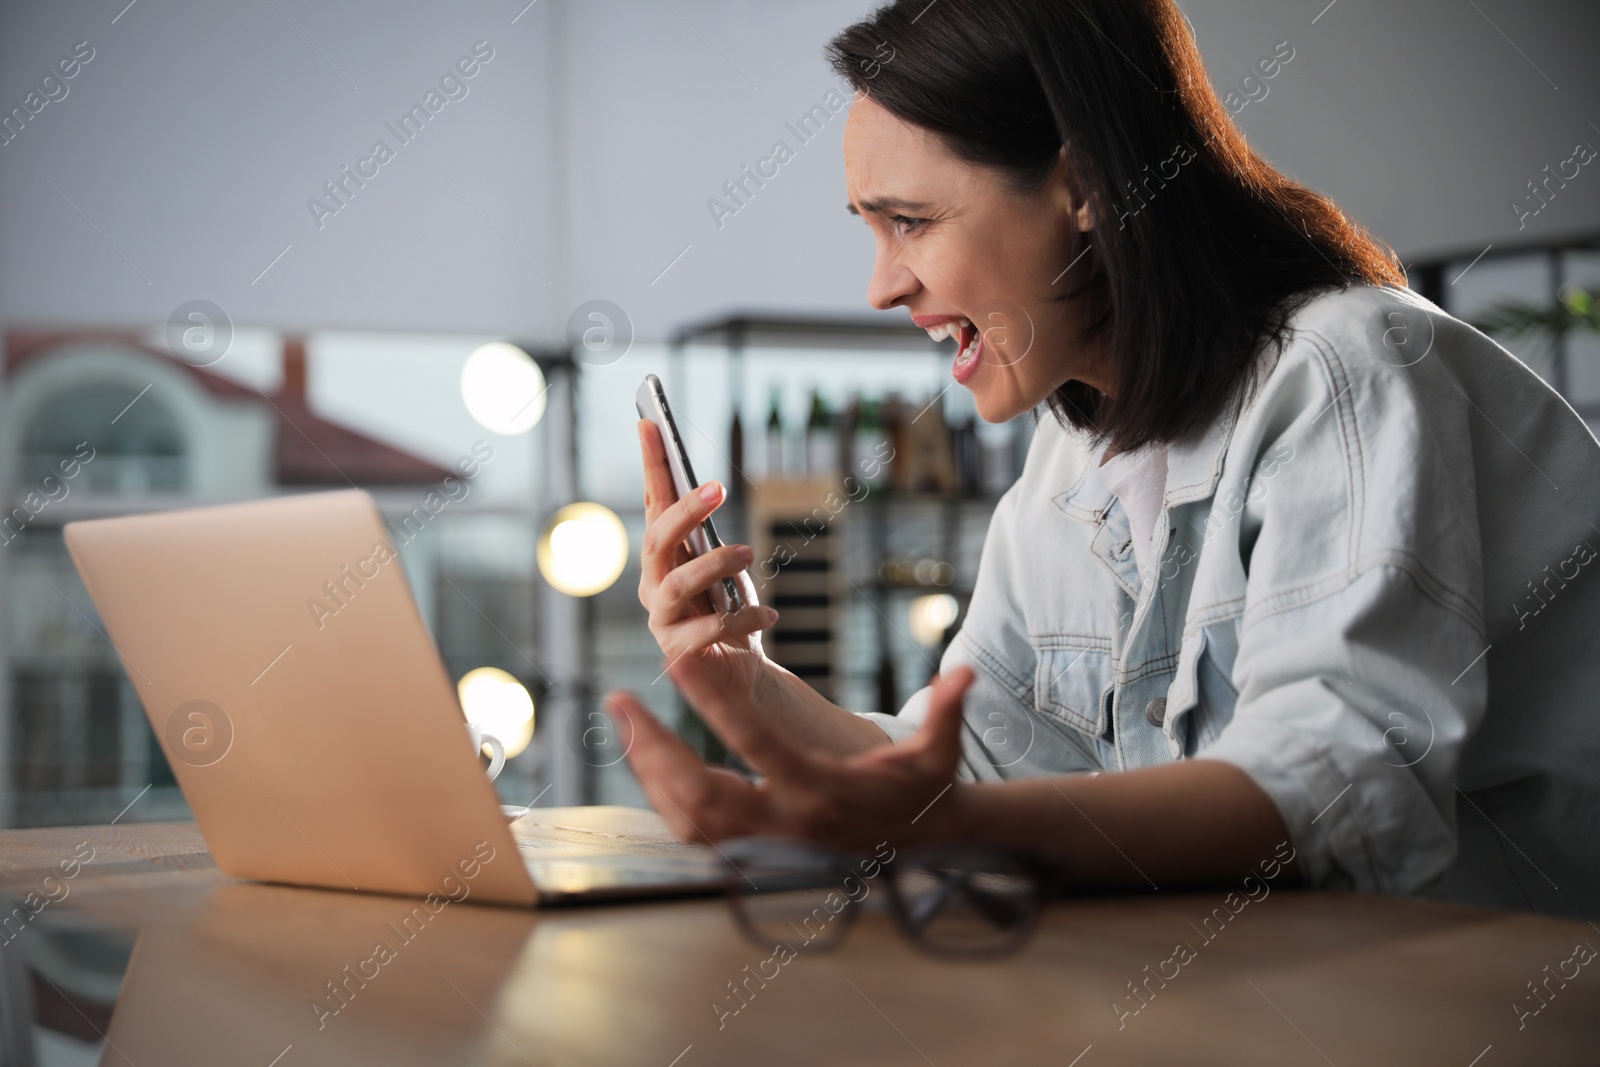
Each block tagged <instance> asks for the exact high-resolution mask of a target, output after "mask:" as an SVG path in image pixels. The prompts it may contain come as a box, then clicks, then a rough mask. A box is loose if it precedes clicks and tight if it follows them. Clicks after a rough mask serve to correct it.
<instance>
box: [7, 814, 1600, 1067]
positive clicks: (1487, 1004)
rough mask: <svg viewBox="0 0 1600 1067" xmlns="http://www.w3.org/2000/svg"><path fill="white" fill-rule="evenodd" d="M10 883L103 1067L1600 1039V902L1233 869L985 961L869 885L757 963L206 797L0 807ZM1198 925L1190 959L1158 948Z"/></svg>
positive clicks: (31, 963) (847, 1057) (665, 920)
mask: <svg viewBox="0 0 1600 1067" xmlns="http://www.w3.org/2000/svg"><path fill="white" fill-rule="evenodd" d="M90 848H92V849H93V850H94V858H93V860H92V861H90V862H88V863H86V864H83V865H82V866H81V867H80V868H79V869H77V871H76V873H75V875H74V877H72V878H70V879H63V877H62V874H61V870H62V868H61V867H60V864H61V863H62V861H64V860H70V859H71V858H72V857H73V856H74V855H75V849H76V850H77V852H76V854H77V855H79V856H81V855H83V854H84V853H85V851H86V850H87V849H90ZM47 875H52V877H53V879H54V880H53V881H52V882H51V883H46V882H45V878H46V876H47ZM62 887H65V894H64V895H63V888H62ZM0 888H3V889H4V890H5V891H6V892H8V893H10V894H12V895H13V896H18V897H21V896H24V895H25V894H26V893H28V892H34V893H36V894H41V895H40V896H37V897H36V898H35V900H36V901H38V900H42V899H44V897H43V895H42V894H44V893H45V891H46V888H48V889H49V892H50V893H53V894H54V895H55V896H57V897H60V900H59V902H52V903H48V904H45V905H44V906H43V907H42V908H41V909H40V910H39V911H38V913H37V914H32V913H31V912H28V913H26V914H27V915H28V918H26V919H25V920H24V921H22V922H21V923H20V925H19V921H18V920H17V919H16V917H15V913H13V918H12V920H11V924H10V927H9V928H8V929H7V931H6V933H5V937H6V938H7V939H8V940H7V943H6V944H4V945H3V946H0V964H4V965H5V966H6V967H7V968H8V970H7V971H4V972H0V973H9V974H10V975H11V987H10V993H11V994H12V995H13V996H14V994H15V992H16V989H17V985H18V982H17V975H18V974H19V973H22V968H21V964H23V963H26V964H27V965H28V967H29V968H31V970H32V971H33V972H34V973H32V974H28V975H26V978H25V981H24V982H23V985H24V986H31V988H32V990H33V991H34V993H35V999H36V1001H37V1005H38V1010H39V1011H40V1013H41V1015H43V1016H44V1017H46V1018H49V1019H51V1020H53V1021H54V1022H53V1025H56V1026H58V1027H59V1028H62V1029H70V1028H73V1027H76V1028H78V1029H79V1030H80V1031H82V1032H83V1033H85V1034H87V1035H88V1036H90V1037H93V1036H94V1033H95V1032H96V1031H105V1032H107V1033H109V1039H110V1045H108V1047H107V1048H106V1049H105V1051H104V1053H103V1056H102V1059H101V1061H100V1062H101V1063H102V1064H103V1065H107V1067H110V1065H119V1067H120V1065H124V1064H134V1065H136V1067H175V1065H176V1067H182V1065H187V1064H230V1065H232V1064H244V1065H255V1067H269V1065H271V1067H302V1065H306V1064H324V1063H325V1064H339V1065H348V1064H368V1063H372V1064H418V1065H423V1064H426V1065H429V1067H438V1065H441V1064H455V1063H493V1064H511V1065H524V1064H534V1065H538V1067H546V1065H558V1064H642V1065H646V1067H700V1065H704V1064H739V1065H768V1064H855V1063H861V1064H868V1063H871V1064H924V1063H926V1064H932V1065H935V1067H956V1065H961V1064H973V1065H990V1064H1034V1063H1038V1064H1051V1065H1054V1067H1101V1065H1106V1064H1143V1063H1149V1064H1162V1065H1164V1067H1172V1065H1189V1064H1217V1065H1227V1067H1239V1065H1247V1064H1271V1065H1274V1067H1278V1065H1284V1064H1290V1065H1293V1064H1308V1065H1319V1064H1324V1063H1327V1064H1335V1065H1338V1067H1346V1065H1357V1064H1388V1063H1394V1064H1407V1065H1417V1064H1447V1065H1454V1067H1500V1065H1505V1064H1541V1065H1543V1064H1595V1063H1600V961H1595V962H1593V963H1584V964H1578V963H1573V962H1564V961H1571V960H1573V959H1574V958H1575V957H1574V949H1575V946H1579V945H1589V946H1597V947H1600V927H1595V926H1593V925H1592V924H1587V923H1582V922H1571V921H1565V920H1556V919H1549V918H1543V917H1537V916H1532V915H1515V914H1502V913H1497V912H1490V911H1483V910H1478V909H1474V908H1466V907H1457V906H1452V905H1443V904H1437V903H1430V902H1425V901H1419V900H1411V899H1402V898H1391V897H1380V896H1365V895H1360V894H1350V893H1328V892H1310V891H1293V890H1287V889H1274V890H1272V892H1271V893H1270V895H1268V896H1267V897H1265V898H1264V899H1261V900H1259V901H1258V902H1254V903H1250V904H1248V905H1247V906H1245V907H1244V908H1243V909H1242V910H1240V911H1239V912H1238V913H1237V914H1236V915H1232V916H1231V918H1230V919H1229V921H1228V922H1227V923H1226V924H1225V925H1224V924H1221V923H1219V922H1217V921H1215V920H1214V921H1213V923H1212V924H1211V926H1210V927H1206V926H1205V924H1204V920H1205V918H1206V917H1207V916H1210V915H1212V914H1213V909H1216V908H1219V907H1222V906H1223V897H1224V895H1225V893H1224V891H1221V890H1219V891H1215V892H1209V893H1199V894H1193V895H1182V896H1179V895H1166V894H1163V895H1149V896H1122V897H1085V898H1077V899H1073V900H1070V901H1066V902H1062V903H1059V904H1056V905H1054V906H1052V907H1051V908H1050V909H1049V911H1048V913H1047V915H1046V917H1045V919H1044V921H1043V923H1042V924H1041V927H1040V929H1039V932H1038V934H1037V936H1036V937H1035V939H1034V940H1033V941H1032V942H1031V944H1030V945H1029V946H1028V947H1027V948H1026V949H1024V950H1023V951H1022V952H1021V953H1020V954H1019V955H1017V956H1015V957H1012V958H1010V959H1006V960H1002V961H996V962H984V963H957V962H949V961H945V960H939V959H933V958H930V957H927V956H924V955H921V954H919V953H918V952H917V951H916V950H915V949H914V948H912V947H911V946H910V945H909V944H907V943H906V942H905V941H904V940H903V939H902V938H901V936H900V935H899V933H898V931H897V930H896V929H895V928H894V927H893V926H892V924H891V923H890V922H889V921H888V918H887V917H886V916H884V915H881V914H876V913H871V912H869V913H868V914H867V915H865V916H864V917H863V919H862V921H861V922H860V924H859V925H858V926H857V927H856V929H855V930H854V932H853V933H852V934H851V935H850V937H849V939H848V940H847V941H846V942H845V943H844V944H843V945H842V946H841V947H839V948H838V949H837V950H835V951H834V952H832V953H830V954H826V955H811V956H806V955H802V956H801V957H800V958H798V959H795V960H794V961H792V962H790V963H787V964H783V965H781V966H777V965H772V964H768V965H766V966H765V967H764V968H763V967H762V961H763V960H765V959H767V958H768V957H770V956H771V953H770V951H764V950H762V949H760V948H758V947H757V946H755V945H753V944H751V943H749V942H747V941H746V940H745V939H744V938H743V937H742V936H741V935H740V934H739V933H738V932H737V931H736V930H735V928H734V926H733V924H732V923H731V921H730V919H729V916H728V912H727V909H726V905H725V904H724V903H722V902H720V901H716V900H694V901H679V902H672V903H649V904H630V905H605V906H595V907H587V908H566V909H548V910H545V911H543V912H534V911H518V910H511V909H505V908H497V907H486V906H483V907H480V906H476V905H471V904H459V905H451V906H448V907H446V908H444V909H443V910H442V911H441V912H440V913H439V914H438V915H436V916H433V917H432V918H431V920H430V921H427V922H426V924H425V925H424V924H421V923H417V922H415V921H414V922H413V925H414V926H415V927H416V928H417V929H416V932H412V933H411V936H410V938H409V939H406V938H404V937H403V936H402V935H401V934H400V933H399V928H400V926H401V925H402V924H403V921H404V919H405V917H406V916H408V915H410V914H412V912H413V908H415V907H416V905H417V902H415V901H411V900H405V899H401V898H396V897H380V896H365V895H358V894H354V893H336V892H323V891H316V890H305V889H295V888H287V887H279V886H267V885H256V884H247V883H240V882H234V881H231V880H229V879H227V878H225V877H224V876H222V875H221V874H220V873H218V872H217V870H216V869H215V868H214V867H213V866H212V864H211V860H210V857H209V855H208V854H207V852H206V850H205V843H204V841H203V840H202V839H201V837H200V835H199V833H198V832H197V831H196V829H195V828H194V827H193V826H192V825H190V824H163V825H142V826H139V825H135V826H116V827H94V828H86V829H51V830H18V831H8V832H4V833H0ZM1224 910H1225V911H1226V909H1224ZM1219 926H1220V927H1221V929H1220V932H1219V933H1212V932H1211V931H1213V930H1215V929H1216V928H1218V927H1219ZM407 931H408V932H410V928H407ZM1208 934H1209V940H1208V938H1207V935H1208ZM379 941H384V942H386V943H392V944H394V945H396V946H397V947H396V948H394V949H393V950H392V951H391V952H390V953H389V956H390V958H388V959H387V960H383V959H378V958H377V956H376V954H375V951H374V950H375V947H376V945H377V943H378V942H379ZM1179 943H1186V944H1187V945H1188V946H1189V947H1190V949H1191V951H1192V958H1190V959H1188V961H1187V962H1185V963H1181V964H1180V963H1177V962H1166V961H1170V960H1173V958H1174V948H1175V946H1176V945H1178V944H1179ZM86 944H87V945H88V946H89V947H88V948H85V947H84V946H85V945H86ZM119 944H120V945H121V946H123V947H122V951H124V952H125V951H127V948H128V946H133V949H132V959H131V963H130V965H129V966H128V969H127V976H126V978H125V979H124V980H123V983H122V988H121V992H120V995H119V996H115V997H114V998H113V997H112V995H111V994H109V993H102V995H101V996H100V998H99V999H98V1000H97V999H96V997H95V996H94V995H92V987H93V985H94V983H93V982H90V981H87V980H85V981H83V982H80V983H79V984H80V985H81V986H83V987H84V988H89V989H90V990H91V992H90V993H88V994H84V993H77V994H69V993H68V991H67V990H65V989H58V988H57V987H59V986H60V984H61V983H60V981H59V980H60V979H66V980H67V981H68V982H69V984H70V983H71V976H72V975H73V974H74V973H78V974H79V975H80V977H81V974H82V973H83V968H81V967H80V968H78V971H77V972H74V971H73V969H72V968H71V967H66V966H64V965H63V964H62V962H61V960H62V959H63V958H64V957H63V954H62V952H61V951H59V949H60V948H61V946H63V945H65V946H68V947H69V948H72V947H73V946H76V948H75V949H74V951H77V952H78V953H79V954H80V956H83V957H84V958H89V957H91V956H93V954H94V952H97V951H98V952H99V953H100V954H101V957H104V956H105V954H106V953H108V952H109V953H110V954H111V955H113V956H114V955H115V952H116V950H117V946H118V945H119ZM96 945H98V946H99V948H98V949H97V948H95V946H96ZM1591 951H1592V950H1591ZM1580 955H1582V953H1580ZM67 957H68V958H70V953H68V954H67ZM97 958H98V957H97ZM746 966H749V967H750V969H751V970H750V971H746V970H745V968H746ZM774 966H777V974H776V976H775V977H772V978H771V979H770V980H769V981H765V982H764V984H763V983H762V982H761V980H760V979H759V978H758V979H756V980H753V981H750V982H748V983H747V984H746V985H745V986H744V987H743V988H745V989H748V990H751V991H752V992H749V993H746V998H747V999H745V1000H735V999H734V998H733V996H732V994H731V993H730V988H731V986H730V983H740V982H743V981H744V980H745V979H746V978H747V975H749V974H750V973H752V972H755V971H758V970H763V969H764V970H765V972H766V973H767V974H769V975H771V974H772V973H773V968H774ZM1147 966H1148V967H1149V968H1150V969H1149V970H1146V967H1147ZM1547 967H1548V968H1549V970H1546V968H1547ZM1575 967H1576V968H1577V975H1576V977H1572V978H1569V979H1566V980H1565V981H1564V984H1563V979H1561V978H1560V977H1559V976H1558V975H1557V972H1558V971H1560V970H1562V969H1565V970H1566V972H1567V973H1568V974H1569V975H1570V974H1571V973H1572V970H1573V969H1574V968H1575ZM347 968H349V969H348V970H347ZM1174 971H1176V976H1175V977H1171V978H1170V980H1164V979H1162V978H1160V977H1159V974H1161V973H1165V974H1167V975H1172V974H1173V973H1174ZM52 974H54V975H55V978H54V979H52V978H51V977H50V975H52ZM363 974H366V975H369V976H371V977H369V978H363V977H362V975H363ZM1152 975H1156V977H1151V976H1152ZM1553 976H1554V977H1553ZM339 983H343V993H342V999H338V998H335V997H334V996H333V995H332V993H331V989H332V985H337V984H339ZM1530 983H1532V984H1533V985H1538V986H1540V988H1541V989H1542V990H1547V992H1544V994H1543V999H1542V1000H1539V1001H1535V1000H1534V997H1533V993H1532V992H1531V990H1532V986H1531V985H1530ZM331 984H332V985H331ZM1135 985H1137V986H1138V987H1139V988H1140V989H1141V990H1142V991H1144V992H1143V996H1142V997H1139V998H1136V997H1135V995H1134V993H1133V992H1132V989H1133V987H1134V986H1135ZM112 988H113V990H114V983H113V987H112ZM0 992H4V990H0ZM112 999H114V1001H115V1006H114V1010H110V1011H108V1009H109V1008H110V1007H111V1004H110V1001H111V1000H112ZM713 1004H721V1005H723V1008H722V1010H721V1012H719V1011H718V1010H717V1009H716V1008H714V1007H713ZM1538 1004H1544V1005H1545V1006H1544V1007H1542V1008H1541V1010H1539V1012H1538V1013H1537V1014H1532V1013H1531V1012H1532V1008H1533V1007H1534V1006H1537V1005H1538ZM318 1005H320V1007H319V1006H318ZM737 1005H742V1007H740V1009H739V1010H738V1012H737V1013H736V1014H734V1013H732V1011H731V1008H732V1007H733V1006H737ZM1114 1005H1120V1008H1118V1007H1114ZM1518 1005H1520V1006H1521V1008H1522V1010H1523V1011H1526V1012H1529V1014H1527V1015H1523V1016H1521V1017H1520V1018H1519V1014H1518V1007H1517V1006H1518ZM1136 1006H1137V1007H1138V1010H1137V1011H1134V1010H1133V1009H1134V1008H1135V1007H1136ZM334 1008H337V1009H338V1010H337V1011H334V1010H333V1009H334ZM1519 1024H1520V1025H1519ZM96 1040H98V1039H96ZM113 1046H114V1047H113Z"/></svg>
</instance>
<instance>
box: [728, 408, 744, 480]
mask: <svg viewBox="0 0 1600 1067" xmlns="http://www.w3.org/2000/svg"><path fill="white" fill-rule="evenodd" d="M728 466H729V467H731V468H732V469H731V470H729V471H728V496H729V498H730V499H732V500H734V501H741V500H743V499H744V496H745V476H744V420H743V419H741V418H740V417H739V409H738V408H737V407H735V408H734V409H733V419H732V421H731V422H729V423H728Z"/></svg>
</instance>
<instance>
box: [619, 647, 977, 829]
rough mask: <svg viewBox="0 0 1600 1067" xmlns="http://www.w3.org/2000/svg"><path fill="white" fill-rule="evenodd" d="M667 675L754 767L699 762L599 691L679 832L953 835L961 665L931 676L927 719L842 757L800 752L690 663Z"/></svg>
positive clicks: (633, 706) (964, 678) (964, 680)
mask: <svg viewBox="0 0 1600 1067" xmlns="http://www.w3.org/2000/svg"><path fill="white" fill-rule="evenodd" d="M668 673H669V674H670V675H671V677H672V680H673V682H674V684H676V685H677V686H678V688H679V690H680V691H681V692H682V693H683V695H684V696H685V697H687V698H688V700H689V702H690V703H691V704H693V705H694V706H695V708H696V709H697V710H698V711H699V712H700V714H701V716H702V717H704V719H705V720H706V723H707V724H708V725H709V726H710V727H711V728H712V729H713V730H714V731H716V733H717V736H718V737H720V738H721V739H722V741H723V743H724V744H726V745H727V746H728V748H729V749H731V750H732V751H734V752H736V753H738V754H739V756H740V757H741V758H742V759H743V760H744V761H745V762H746V763H747V764H749V765H750V766H751V767H752V768H754V769H755V770H756V771H757V772H759V773H760V774H761V775H762V780H761V781H759V782H751V781H749V780H748V779H746V778H744V777H742V776H741V775H738V774H735V773H734V772H732V771H728V770H724V769H722V768H715V767H708V766H706V764H705V763H704V762H702V761H701V759H700V758H699V757H698V756H697V755H695V754H694V752H692V751H691V750H690V749H689V747H688V746H687V745H685V744H684V743H683V742H682V741H681V740H679V739H678V737H677V736H676V735H674V734H673V733H672V732H671V731H669V730H667V729H666V727H664V726H662V725H661V723H660V722H658V721H657V720H656V718H655V717H654V716H653V715H651V714H650V713H649V712H648V711H646V710H645V708H644V706H643V705H642V704H640V703H639V700H638V698H636V697H635V696H634V695H633V694H631V693H627V692H621V691H618V692H613V693H611V694H609V695H608V696H607V698H606V703H607V708H608V710H609V711H610V712H611V714H612V716H613V717H614V718H616V719H617V720H618V725H619V727H621V728H622V729H623V731H624V732H625V733H627V732H630V731H631V737H632V743H631V744H630V745H629V748H628V762H629V764H631V765H632V767H633V770H634V773H635V774H637V775H638V777H639V781H640V783H641V784H642V785H643V786H644V791H645V795H646V796H647V797H649V799H650V803H651V804H652V805H653V806H654V807H655V809H656V811H657V812H658V813H660V815H661V817H662V818H663V819H665V820H666V821H667V824H668V825H669V826H671V827H672V828H673V830H674V832H676V833H677V834H678V836H679V837H681V838H683V839H684V840H686V841H720V840H723V839H725V838H730V837H743V836H747V835H752V834H774V835H778V836H782V837H793V838H802V839H805V840H810V841H817V842H822V843H825V844H830V845H834V846H836V847H839V848H846V849H854V848H871V847H873V846H874V845H876V844H877V843H879V842H881V841H885V840H889V841H893V842H896V843H900V842H908V843H909V842H911V841H913V840H940V839H953V838H958V837H961V836H963V834H962V832H961V830H960V826H961V803H960V801H961V799H962V789H961V788H960V787H959V786H957V785H956V782H955V770H956V763H957V761H958V760H959V759H960V756H961V701H962V697H963V695H964V694H965V693H966V691H967V687H968V686H970V685H971V684H972V681H973V672H972V670H971V669H970V668H967V667H962V668H959V669H958V670H956V671H954V672H952V673H951V674H950V675H949V677H943V678H936V679H934V681H933V693H932V699H931V700H930V701H929V704H928V713H927V718H926V719H925V720H924V721H923V725H922V728H921V729H920V730H918V731H917V733H916V734H915V735H914V736H912V737H911V738H910V739H908V740H906V741H903V742H901V743H899V744H896V745H885V746H881V747H879V748H874V749H871V750H869V751H867V752H864V753H861V754H860V755H856V756H850V757H838V756H831V755H826V754H816V753H811V752H807V751H805V750H803V749H800V748H798V747H796V746H795V745H794V744H792V743H791V742H789V741H787V740H786V739H785V738H784V737H783V736H782V735H781V734H780V733H778V732H777V731H775V730H773V729H772V728H771V727H770V726H769V725H768V724H767V723H766V722H765V721H764V720H763V717H762V712H761V709H760V708H758V707H755V706H754V704H753V703H752V702H750V701H748V700H745V699H742V698H740V697H738V696H736V695H733V694H730V693H726V692H721V691H719V690H718V689H717V688H715V687H713V686H709V685H706V684H705V683H704V680H703V679H702V678H700V677H699V676H698V675H697V674H696V673H695V672H694V671H688V670H682V669H680V668H679V667H678V666H676V665H675V666H674V667H672V668H669V672H668Z"/></svg>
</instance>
